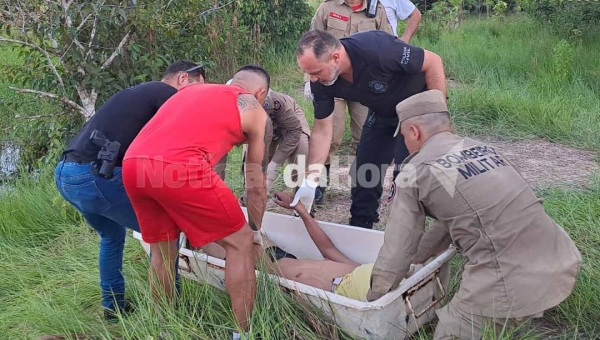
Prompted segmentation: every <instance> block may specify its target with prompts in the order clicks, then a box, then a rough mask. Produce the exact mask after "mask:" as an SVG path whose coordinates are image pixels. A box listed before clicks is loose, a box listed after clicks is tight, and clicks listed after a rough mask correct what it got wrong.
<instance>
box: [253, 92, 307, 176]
mask: <svg viewBox="0 0 600 340" xmlns="http://www.w3.org/2000/svg"><path fill="white" fill-rule="evenodd" d="M263 108H264V109H265V111H266V112H267V114H268V115H269V117H270V118H271V122H273V140H276V141H277V144H278V145H277V150H276V151H275V153H274V155H273V158H272V159H271V161H273V162H275V163H277V164H283V162H285V160H286V159H287V158H288V157H289V156H290V155H291V154H292V153H293V152H294V150H295V149H296V147H297V146H298V143H299V142H300V136H301V135H302V134H303V133H304V134H306V135H307V136H310V127H309V126H308V122H307V121H306V117H305V116H304V113H303V112H302V109H301V108H300V106H299V105H298V104H297V103H296V100H294V98H292V97H290V96H288V95H286V94H283V93H280V92H276V91H273V90H269V92H268V93H267V98H266V99H265V103H264V105H263Z"/></svg>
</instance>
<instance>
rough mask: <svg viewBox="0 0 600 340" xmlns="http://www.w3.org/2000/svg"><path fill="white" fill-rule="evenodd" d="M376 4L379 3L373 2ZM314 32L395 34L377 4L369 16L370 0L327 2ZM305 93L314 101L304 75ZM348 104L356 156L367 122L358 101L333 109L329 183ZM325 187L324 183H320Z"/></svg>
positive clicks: (318, 197) (315, 20) (318, 198)
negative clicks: (368, 3)
mask: <svg viewBox="0 0 600 340" xmlns="http://www.w3.org/2000/svg"><path fill="white" fill-rule="evenodd" d="M373 1H377V0H373ZM311 30H322V31H327V32H329V33H331V34H333V35H334V36H335V37H336V38H338V39H340V38H344V37H348V36H350V35H352V34H354V33H356V32H363V31H368V30H381V31H384V32H387V33H390V34H394V31H393V30H392V26H390V24H389V22H388V19H387V15H386V12H385V9H384V8H383V6H382V5H381V4H380V3H378V4H377V13H376V16H375V17H374V18H370V17H368V16H367V0H345V1H344V0H325V1H324V2H323V3H322V4H321V5H320V6H319V8H318V9H317V13H316V14H315V16H314V17H313V19H312V24H311ZM304 82H305V86H304V94H305V97H307V98H309V99H310V98H311V91H310V77H309V76H308V75H307V74H305V75H304ZM346 105H348V111H349V113H350V130H351V132H352V152H353V156H354V154H356V148H357V146H358V141H359V140H360V135H361V132H362V127H363V124H364V123H365V120H366V119H367V114H368V113H369V109H368V108H367V107H366V106H363V105H361V104H360V103H358V102H347V101H346V100H345V99H341V98H336V100H335V107H334V110H333V140H332V142H331V147H330V148H329V157H328V159H327V161H326V162H325V168H326V169H327V177H326V179H325V181H326V182H329V180H328V179H329V165H330V163H329V162H330V160H329V158H330V157H332V156H336V155H337V150H338V148H339V147H340V144H341V143H342V138H343V137H344V131H345V129H346ZM321 184H323V185H325V186H326V184H325V183H323V182H321ZM324 189H325V188H324V187H319V188H317V190H316V193H315V201H316V203H320V202H321V201H322V199H323V193H324V191H325V190H324Z"/></svg>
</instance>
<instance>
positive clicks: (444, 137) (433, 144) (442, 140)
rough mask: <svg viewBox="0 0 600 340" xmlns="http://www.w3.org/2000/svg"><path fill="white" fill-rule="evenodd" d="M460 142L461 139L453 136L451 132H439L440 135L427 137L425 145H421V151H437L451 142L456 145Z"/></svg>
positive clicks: (455, 135)
mask: <svg viewBox="0 0 600 340" xmlns="http://www.w3.org/2000/svg"><path fill="white" fill-rule="evenodd" d="M461 140H462V137H460V136H459V135H457V134H454V133H452V132H449V131H446V132H440V133H436V134H435V135H433V136H431V137H429V139H427V140H426V141H425V143H423V145H421V150H423V149H425V148H426V149H427V150H429V149H438V148H439V147H441V146H443V145H448V143H451V142H452V141H455V142H456V143H458V142H459V141H461Z"/></svg>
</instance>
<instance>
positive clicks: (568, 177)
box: [269, 138, 598, 229]
mask: <svg viewBox="0 0 600 340" xmlns="http://www.w3.org/2000/svg"><path fill="white" fill-rule="evenodd" d="M477 139H479V140H484V141H486V142H488V143H489V144H491V145H492V146H494V147H496V148H497V149H499V150H500V152H502V153H503V154H504V155H505V157H506V158H507V159H508V160H509V161H510V162H511V163H512V164H513V165H514V166H515V167H517V169H518V170H519V172H520V173H521V175H523V177H524V178H525V180H526V181H527V182H528V183H529V184H530V185H531V186H532V187H533V188H535V189H543V188H548V187H561V188H571V189H573V188H575V189H584V188H586V187H589V186H590V185H591V179H592V176H593V175H594V174H595V173H597V171H598V164H597V163H596V161H595V155H594V153H593V152H590V151H586V150H581V149H577V148H572V147H567V146H564V145H560V144H555V143H551V142H548V141H544V140H540V139H533V140H508V139H489V138H477ZM348 172H349V167H347V166H345V167H339V168H338V170H337V171H335V172H333V173H332V176H334V177H335V178H336V179H337V183H334V185H333V186H331V187H330V188H329V189H328V191H327V195H326V202H325V204H324V205H322V206H319V207H317V211H316V217H317V219H319V220H321V221H328V222H335V223H341V224H347V223H348V220H349V218H350V203H351V201H350V183H349V176H348ZM392 172H393V170H392V168H391V167H390V168H389V169H388V171H387V175H386V178H385V182H384V193H383V197H382V199H381V203H380V206H379V215H380V220H381V221H380V222H379V223H378V224H377V226H376V228H377V229H383V228H384V227H385V220H386V218H387V214H388V209H387V200H386V199H385V198H386V197H387V193H388V190H389V187H390V183H391V178H392ZM269 206H270V209H269V210H272V211H277V212H280V213H286V212H285V211H282V209H279V208H278V207H275V206H273V205H272V204H270V205H269Z"/></svg>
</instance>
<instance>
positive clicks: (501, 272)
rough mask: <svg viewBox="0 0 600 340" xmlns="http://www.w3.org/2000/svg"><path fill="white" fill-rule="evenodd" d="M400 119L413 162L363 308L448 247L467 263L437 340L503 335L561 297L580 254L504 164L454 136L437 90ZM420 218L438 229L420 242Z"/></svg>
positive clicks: (413, 102)
mask: <svg viewBox="0 0 600 340" xmlns="http://www.w3.org/2000/svg"><path fill="white" fill-rule="evenodd" d="M396 111H397V114H398V117H399V120H400V123H399V125H398V130H399V132H401V133H402V135H403V136H404V140H405V142H406V145H407V147H408V150H409V151H410V152H411V155H410V156H409V157H408V158H406V160H405V161H404V163H403V167H402V171H401V173H400V174H399V175H398V176H397V177H396V186H397V188H398V189H397V192H396V193H395V197H394V199H393V203H392V205H391V209H390V216H389V220H388V223H387V227H386V229H385V240H384V244H383V246H382V248H381V250H380V252H379V256H378V258H377V260H376V262H375V266H374V268H373V271H372V275H371V288H370V290H369V292H368V294H367V300H369V301H373V300H375V299H378V298H379V297H381V296H382V295H384V294H386V293H387V292H389V291H390V290H392V289H395V288H396V287H398V284H399V282H401V280H402V279H403V278H404V277H405V276H406V273H407V272H408V269H409V266H410V264H411V263H419V262H421V261H423V260H424V259H427V258H428V257H430V256H432V255H436V254H437V253H439V252H440V251H441V250H443V249H444V248H447V247H448V246H449V245H450V243H453V244H454V245H455V246H456V247H457V249H459V250H460V251H462V254H463V255H464V256H465V257H466V258H467V260H468V261H467V263H466V264H465V267H464V271H463V274H462V282H461V285H460V289H459V290H458V292H457V293H456V295H455V296H454V298H453V299H452V301H450V303H449V304H448V305H446V306H445V307H443V308H441V309H439V310H438V311H437V315H438V318H439V323H438V325H437V328H436V331H435V335H434V338H435V339H436V340H440V339H455V338H459V339H465V340H466V339H480V338H481V336H482V327H484V325H485V324H488V325H489V326H491V327H494V328H496V331H498V332H499V331H500V330H501V329H502V327H503V326H504V324H505V323H506V324H508V325H519V324H521V323H523V322H525V321H527V320H529V319H531V318H535V317H540V316H541V315H542V314H543V312H544V311H545V310H547V309H549V308H552V307H554V306H556V305H558V304H559V303H560V302H562V301H563V300H564V299H566V298H567V297H568V296H569V295H570V294H571V291H572V290H573V286H574V285H575V279H576V276H577V273H578V271H579V268H580V266H581V255H580V254H579V251H578V250H577V247H576V246H575V244H574V243H573V241H572V240H571V238H570V237H569V236H568V235H567V233H566V232H565V231H564V230H563V229H562V228H561V227H560V226H559V225H557V224H556V223H555V222H554V221H553V220H552V219H551V218H550V217H549V216H548V215H547V214H546V212H545V211H544V208H543V206H542V201H543V200H542V199H539V198H537V197H536V195H535V193H534V192H533V190H531V188H529V186H528V185H527V183H526V182H525V180H524V179H523V178H522V177H521V175H520V174H519V173H518V172H517V170H516V169H515V168H514V167H513V166H512V165H511V164H510V163H509V162H508V160H507V159H506V158H505V157H504V156H502V155H501V154H500V153H499V152H498V151H497V150H496V149H495V148H493V147H491V146H489V145H486V144H484V143H481V142H478V141H475V140H472V139H469V138H462V137H460V136H458V135H455V134H454V133H452V128H451V125H450V119H449V117H448V112H447V108H446V104H445V100H444V96H443V94H442V93H441V92H440V91H437V90H431V91H426V92H423V93H420V94H417V95H414V96H412V97H410V98H408V99H406V100H404V101H402V102H400V104H398V105H397V107H396ZM398 130H397V132H396V133H398ZM425 216H429V217H432V218H434V219H435V220H436V223H434V224H433V225H432V227H431V228H430V229H429V230H428V231H427V232H426V233H425V236H423V232H424V227H425ZM417 250H418V251H417ZM496 334H499V333H496Z"/></svg>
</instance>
